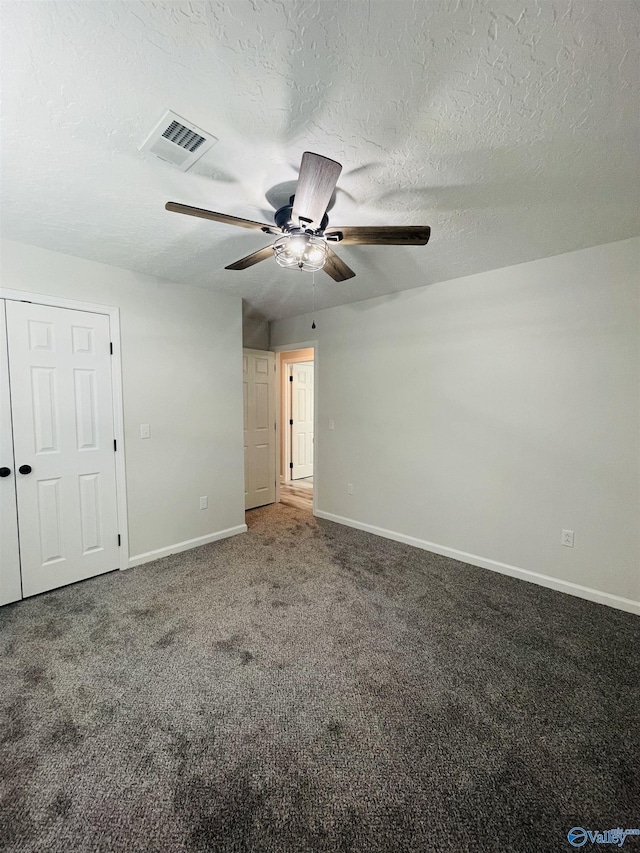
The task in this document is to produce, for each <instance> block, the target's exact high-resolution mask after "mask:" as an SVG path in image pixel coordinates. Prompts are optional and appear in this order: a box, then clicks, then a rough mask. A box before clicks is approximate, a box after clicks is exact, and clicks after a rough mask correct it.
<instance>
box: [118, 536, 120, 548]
mask: <svg viewBox="0 0 640 853" xmlns="http://www.w3.org/2000/svg"><path fill="white" fill-rule="evenodd" d="M120 544H121V541H120V534H119V533H118V548H119V547H120Z"/></svg>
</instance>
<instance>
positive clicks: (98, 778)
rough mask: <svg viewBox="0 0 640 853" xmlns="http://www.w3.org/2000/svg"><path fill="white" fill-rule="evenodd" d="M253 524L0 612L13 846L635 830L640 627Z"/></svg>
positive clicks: (306, 518) (301, 519)
mask: <svg viewBox="0 0 640 853" xmlns="http://www.w3.org/2000/svg"><path fill="white" fill-rule="evenodd" d="M248 523H249V526H250V529H249V533H248V534H247V535H243V536H237V537H235V538H233V539H228V540H225V541H222V542H217V543H213V544H211V545H207V546H205V547H202V548H199V549H197V550H194V551H190V552H186V553H183V554H177V555H174V556H172V557H168V558H166V559H164V560H160V561H157V562H155V563H153V564H148V565H145V566H141V567H139V568H136V569H133V570H130V571H128V572H124V573H122V572H119V573H113V574H110V575H105V576H102V577H100V578H95V579H93V580H91V581H87V582H85V583H82V584H77V585H75V586H71V587H67V588H65V589H60V590H56V591H54V592H51V593H47V594H45V595H41V596H38V597H36V598H33V599H30V600H26V601H24V602H20V603H18V604H15V605H11V606H9V607H5V608H3V609H2V611H0V623H1V625H2V631H1V649H0V654H1V657H0V666H1V673H0V676H1V679H0V712H1V716H2V719H1V725H0V737H1V746H0V762H1V763H0V774H1V789H0V793H1V796H2V803H1V807H0V848H2V849H4V850H5V851H7V852H8V853H18V851H20V853H22V851H29V853H32V851H33V853H35V851H38V853H40V851H47V853H95V852H96V851H99V853H102V851H105V853H106V851H118V853H120V851H122V853H137V851H148V853H152V851H153V853H164V851H172V853H173V852H175V853H180V851H220V853H241V852H242V853H244V851H255V853H258V851H260V852H261V853H305V851H314V853H315V851H323V853H324V851H326V853H336V851H358V853H360V852H361V853H365V851H366V853H396V851H397V852H398V853H400V851H420V853H426V851H442V852H443V853H444V852H445V851H446V853H450V852H451V853H453V852H454V851H455V853H464V851H474V853H477V851H496V853H506V851H514V853H528V851H531V853H543V851H562V850H570V849H573V848H571V847H570V845H569V844H568V841H567V831H568V830H569V829H570V828H571V827H573V826H576V825H579V826H583V827H585V828H587V829H608V828H614V827H623V828H631V827H639V826H640V772H639V767H640V716H639V715H640V702H639V701H638V698H639V694H638V674H639V672H640V619H638V618H637V617H635V616H631V615H628V614H625V613H621V612H618V611H615V610H612V609H610V608H607V607H604V606H600V605H596V604H591V603H589V602H586V601H582V600H580V599H576V598H571V597H569V596H566V595H562V594H560V593H556V592H553V591H550V590H546V589H541V588H539V587H536V586H533V585H531V584H527V583H524V582H521V581H517V580H513V579H511V578H507V577H502V576H500V575H497V574H494V573H491V572H488V571H485V570H482V569H477V568H473V567H471V566H467V565H464V564H462V563H458V562H455V561H453V560H449V559H446V558H443V557H439V556H435V555H433V554H430V553H427V552H425V551H420V550H417V549H413V548H410V547H408V546H404V545H400V544H398V543H394V542H389V541H386V540H384V539H379V538H376V537H373V536H370V535H368V534H365V533H361V532H359V531H355V530H350V529H348V528H344V527H341V526H339V525H335V524H332V523H330V522H324V521H317V520H315V519H313V517H312V516H311V515H309V514H308V513H306V512H303V511H300V510H297V509H294V508H290V507H284V506H270V507H265V508H262V509H259V510H254V511H253V512H251V513H248ZM540 569H541V570H544V566H540ZM639 845H640V842H639V841H638V840H637V839H634V838H630V839H627V841H626V843H625V849H626V848H629V849H630V850H635V849H640V846H639ZM588 846H589V849H591V848H590V845H588Z"/></svg>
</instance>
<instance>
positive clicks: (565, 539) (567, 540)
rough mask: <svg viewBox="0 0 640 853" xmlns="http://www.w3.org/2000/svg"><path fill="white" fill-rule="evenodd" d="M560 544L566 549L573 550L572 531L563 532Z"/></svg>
mask: <svg viewBox="0 0 640 853" xmlns="http://www.w3.org/2000/svg"><path fill="white" fill-rule="evenodd" d="M560 542H561V543H562V544H563V545H565V546H566V547H567V548H573V530H563V531H562V538H561V539H560Z"/></svg>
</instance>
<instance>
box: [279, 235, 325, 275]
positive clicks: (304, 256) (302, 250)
mask: <svg viewBox="0 0 640 853" xmlns="http://www.w3.org/2000/svg"><path fill="white" fill-rule="evenodd" d="M273 251H274V254H275V257H276V263H278V264H279V265H280V266H281V267H283V268H284V269H293V268H294V267H296V268H297V269H301V270H305V272H315V271H316V270H321V269H322V267H323V266H324V265H325V263H326V260H327V244H326V243H325V241H324V240H323V239H322V238H321V237H312V236H310V235H309V234H285V236H284V237H280V239H279V240H276V242H275V243H274V244H273Z"/></svg>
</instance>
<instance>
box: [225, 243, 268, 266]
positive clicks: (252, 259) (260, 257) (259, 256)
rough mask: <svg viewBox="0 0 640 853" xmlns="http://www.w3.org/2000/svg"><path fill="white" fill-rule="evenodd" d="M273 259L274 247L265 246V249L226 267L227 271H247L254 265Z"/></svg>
mask: <svg viewBox="0 0 640 853" xmlns="http://www.w3.org/2000/svg"><path fill="white" fill-rule="evenodd" d="M272 257H273V246H265V247H264V249H258V251H257V252H254V253H253V254H251V255H247V257H246V258H240V260H239V261H236V262H235V264H229V266H228V267H225V269H226V270H246V268H247V267H252V266H253V265H254V264H259V263H260V261H266V260H267V258H272Z"/></svg>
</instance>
